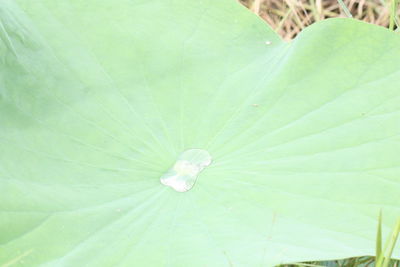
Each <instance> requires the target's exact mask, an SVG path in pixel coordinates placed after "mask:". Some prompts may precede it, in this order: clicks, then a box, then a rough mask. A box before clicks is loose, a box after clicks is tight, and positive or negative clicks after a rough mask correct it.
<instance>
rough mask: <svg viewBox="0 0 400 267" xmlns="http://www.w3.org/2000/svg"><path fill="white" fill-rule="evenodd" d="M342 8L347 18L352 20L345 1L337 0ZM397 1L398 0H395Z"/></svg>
mask: <svg viewBox="0 0 400 267" xmlns="http://www.w3.org/2000/svg"><path fill="white" fill-rule="evenodd" d="M337 1H338V3H339V5H340V7H341V8H342V9H343V11H344V13H345V14H346V16H347V17H349V18H352V17H353V15H351V12H350V10H349V9H348V8H347V6H346V4H345V3H344V2H343V0H337ZM393 1H396V0H393Z"/></svg>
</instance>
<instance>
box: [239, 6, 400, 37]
mask: <svg viewBox="0 0 400 267" xmlns="http://www.w3.org/2000/svg"><path fill="white" fill-rule="evenodd" d="M239 2H240V3H242V4H243V5H244V6H246V7H248V8H249V9H250V10H251V11H253V12H254V13H256V14H257V15H259V16H260V17H261V18H263V19H264V20H265V21H267V22H268V24H269V25H271V27H272V28H273V29H275V31H276V32H278V33H279V34H280V35H281V36H282V37H283V39H285V40H291V39H293V38H294V37H295V36H296V35H297V34H298V33H299V32H300V31H301V30H302V29H303V28H305V27H307V26H308V25H310V24H312V23H314V22H316V21H319V20H323V19H326V18H335V17H353V18H355V19H359V20H363V21H366V22H369V23H373V24H377V25H381V26H383V27H387V28H389V27H390V26H392V29H394V30H395V29H398V28H399V27H398V25H399V23H400V20H399V15H400V11H399V9H398V8H397V4H398V2H399V0H239ZM391 23H392V24H393V25H391Z"/></svg>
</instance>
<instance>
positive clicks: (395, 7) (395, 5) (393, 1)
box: [389, 0, 398, 31]
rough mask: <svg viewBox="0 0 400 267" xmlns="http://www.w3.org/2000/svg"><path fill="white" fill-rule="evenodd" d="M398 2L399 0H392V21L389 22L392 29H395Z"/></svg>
mask: <svg viewBox="0 0 400 267" xmlns="http://www.w3.org/2000/svg"><path fill="white" fill-rule="evenodd" d="M397 2H398V0H392V2H391V5H390V22H389V29H390V30H391V31H393V30H394V25H395V24H396V10H397Z"/></svg>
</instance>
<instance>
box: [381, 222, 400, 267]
mask: <svg viewBox="0 0 400 267" xmlns="http://www.w3.org/2000/svg"><path fill="white" fill-rule="evenodd" d="M399 233H400V218H399V219H398V220H397V222H396V226H395V227H394V229H393V232H392V235H391V236H390V238H389V243H388V247H387V248H385V254H386V255H385V260H384V261H383V265H382V267H388V266H389V264H390V260H391V256H392V254H393V250H394V247H395V246H396V242H397V239H398V238H399Z"/></svg>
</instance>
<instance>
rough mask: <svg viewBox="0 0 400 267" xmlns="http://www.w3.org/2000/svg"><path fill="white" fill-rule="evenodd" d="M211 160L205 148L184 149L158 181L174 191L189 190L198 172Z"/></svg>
mask: <svg viewBox="0 0 400 267" xmlns="http://www.w3.org/2000/svg"><path fill="white" fill-rule="evenodd" d="M211 161H212V158H211V156H210V154H209V153H208V152H207V151H206V150H203V149H189V150H186V151H184V152H183V153H182V154H180V155H179V157H178V159H177V161H176V162H175V164H174V166H172V167H171V168H170V169H169V170H168V171H167V172H166V173H165V174H164V175H163V176H161V178H160V181H161V183H162V184H164V185H166V186H169V187H171V188H173V189H174V190H175V191H178V192H186V191H189V190H190V189H192V187H193V186H194V184H195V183H196V180H197V177H198V175H199V173H200V172H201V171H202V170H203V169H204V168H205V167H207V166H208V165H210V164H211Z"/></svg>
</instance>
